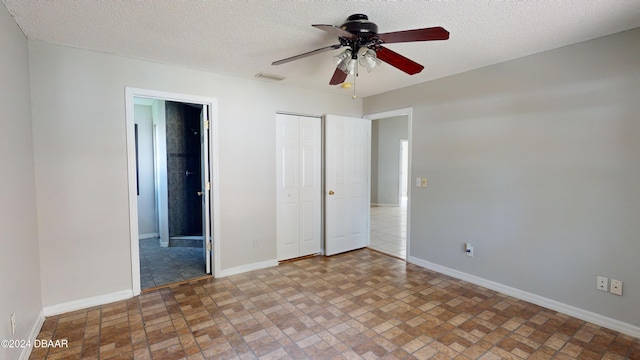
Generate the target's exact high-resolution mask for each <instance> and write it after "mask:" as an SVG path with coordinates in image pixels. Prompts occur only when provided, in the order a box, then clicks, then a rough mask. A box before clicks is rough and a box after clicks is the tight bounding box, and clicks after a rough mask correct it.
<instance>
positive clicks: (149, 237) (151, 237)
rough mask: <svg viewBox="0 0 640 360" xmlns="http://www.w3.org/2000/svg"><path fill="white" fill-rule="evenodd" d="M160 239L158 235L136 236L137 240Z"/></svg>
mask: <svg viewBox="0 0 640 360" xmlns="http://www.w3.org/2000/svg"><path fill="white" fill-rule="evenodd" d="M157 237H160V234H158V233H151V234H140V235H138V239H140V240H143V239H153V238H157Z"/></svg>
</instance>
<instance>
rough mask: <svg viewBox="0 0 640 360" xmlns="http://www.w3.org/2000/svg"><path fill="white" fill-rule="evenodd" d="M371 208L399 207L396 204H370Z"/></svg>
mask: <svg viewBox="0 0 640 360" xmlns="http://www.w3.org/2000/svg"><path fill="white" fill-rule="evenodd" d="M371 206H377V207H399V206H400V205H398V204H378V203H371Z"/></svg>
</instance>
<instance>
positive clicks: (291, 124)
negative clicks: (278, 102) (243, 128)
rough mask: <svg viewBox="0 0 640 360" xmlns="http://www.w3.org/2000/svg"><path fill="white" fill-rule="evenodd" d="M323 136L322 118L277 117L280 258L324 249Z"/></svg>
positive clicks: (277, 207)
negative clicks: (322, 225) (322, 240)
mask: <svg viewBox="0 0 640 360" xmlns="http://www.w3.org/2000/svg"><path fill="white" fill-rule="evenodd" d="M321 137H322V127H321V121H320V119H319V118H313V117H305V116H294V115H285V114H277V116H276V204H277V205H276V218H277V225H276V226H277V258H278V260H286V259H293V258H296V257H300V256H305V255H310V254H315V253H318V252H320V250H321V245H322V243H321V238H320V237H321V231H322V227H321V221H322V213H321V211H322V203H321V202H322V186H321V182H322V177H321V170H322V164H321V161H322V154H321V151H322V144H321V140H322V139H321Z"/></svg>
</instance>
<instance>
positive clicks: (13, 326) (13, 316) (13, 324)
mask: <svg viewBox="0 0 640 360" xmlns="http://www.w3.org/2000/svg"><path fill="white" fill-rule="evenodd" d="M15 334H16V314H15V313H13V314H11V335H15Z"/></svg>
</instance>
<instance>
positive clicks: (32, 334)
mask: <svg viewBox="0 0 640 360" xmlns="http://www.w3.org/2000/svg"><path fill="white" fill-rule="evenodd" d="M43 324H44V311H43V310H41V311H40V314H38V318H37V319H36V322H35V323H34V324H33V326H31V329H30V330H29V334H27V339H26V340H27V341H28V342H29V343H30V344H33V343H34V342H35V340H36V339H37V338H38V334H39V333H40V330H41V329H42V325H43ZM31 350H33V346H27V347H25V348H23V349H22V351H21V352H20V356H19V357H18V360H28V359H29V356H31Z"/></svg>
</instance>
